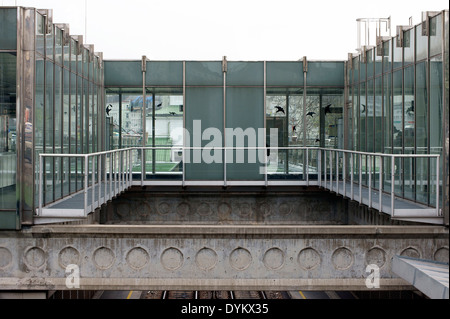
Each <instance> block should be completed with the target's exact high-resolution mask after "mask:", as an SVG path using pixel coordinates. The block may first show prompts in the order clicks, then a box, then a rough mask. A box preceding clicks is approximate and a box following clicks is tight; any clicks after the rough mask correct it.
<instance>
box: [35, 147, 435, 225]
mask: <svg viewBox="0 0 450 319" xmlns="http://www.w3.org/2000/svg"><path fill="white" fill-rule="evenodd" d="M268 148H270V147H218V148H215V150H223V151H226V150H231V149H234V150H237V149H244V150H250V149H254V150H265V151H267V149H268ZM158 149H170V147H131V148H126V149H119V150H112V151H104V152H96V153H91V154H39V199H38V201H39V206H38V209H37V216H44V215H46V216H48V215H47V213H43V209H44V205H43V184H44V183H43V173H44V172H43V165H42V163H43V162H44V161H43V159H44V158H45V157H51V158H61V159H62V158H64V157H78V158H84V187H83V189H82V191H80V192H78V193H82V194H83V200H84V209H83V211H82V212H83V213H82V216H81V215H80V213H78V215H76V216H70V217H85V216H87V215H88V214H89V213H90V212H92V211H93V210H95V208H97V207H100V206H101V205H102V204H104V203H106V202H107V201H108V200H111V199H113V198H114V197H115V196H117V195H118V194H120V193H121V192H123V191H125V190H126V189H128V188H129V187H131V186H147V185H150V186H156V185H158V186H183V187H185V186H222V187H226V186H302V185H303V186H320V187H322V188H325V189H328V190H330V191H332V192H335V193H336V194H341V195H343V196H344V197H347V198H350V199H352V200H355V201H358V202H359V203H360V204H364V205H367V206H368V207H369V208H373V209H377V210H378V211H379V212H384V213H387V214H390V215H391V217H392V218H399V219H408V220H420V221H424V222H427V223H438V224H440V223H442V219H443V216H442V213H441V209H440V207H439V195H440V194H439V187H437V188H436V189H437V192H436V200H437V201H436V207H427V206H425V205H422V204H419V203H413V202H411V201H409V200H406V199H403V198H402V197H401V196H398V195H396V194H395V185H396V182H400V183H401V182H402V181H401V180H398V181H396V178H395V159H396V158H399V159H401V158H420V157H421V158H429V159H432V158H434V159H435V160H436V164H437V165H436V176H439V169H440V168H439V165H438V164H439V160H440V155H439V154H381V153H368V152H358V151H350V150H341V149H327V148H320V147H276V150H287V151H289V150H303V152H304V153H306V158H307V159H306V161H307V162H306V165H307V166H308V165H309V164H308V162H309V155H308V153H309V152H310V151H311V152H312V151H315V152H317V170H316V171H314V172H311V171H310V169H309V168H307V169H306V170H305V169H303V170H302V171H303V172H306V176H305V174H300V173H299V174H292V175H299V176H302V178H301V179H298V180H289V181H287V180H276V179H273V180H268V175H270V174H269V173H268V172H267V162H266V163H265V165H266V170H265V174H264V175H265V178H264V180H241V181H227V180H226V179H225V178H224V179H223V180H191V181H186V178H185V170H183V171H182V172H181V175H182V180H179V181H164V180H145V176H142V174H143V173H142V171H144V175H145V174H146V172H145V170H144V168H142V169H141V178H140V180H139V181H138V180H136V181H133V176H132V170H133V166H134V165H135V163H134V161H133V156H132V153H133V152H134V151H138V150H140V151H141V152H140V153H141V158H140V161H141V167H143V166H144V165H142V163H143V162H142V154H143V153H144V152H145V151H146V150H158ZM194 149H203V147H183V158H184V154H185V151H186V150H194ZM322 153H323V159H324V160H323V162H324V164H325V165H324V169H323V170H322ZM327 153H328V155H327ZM348 155H350V162H351V163H350V179H347V178H346V174H347V171H346V166H347V165H346V156H348ZM108 156H109V174H108V173H107V171H106V168H107V163H108ZM124 156H125V158H124ZM355 156H356V157H357V160H359V178H358V182H356V181H355V173H356V172H355V169H354V165H353V163H354V159H355ZM304 157H305V156H303V158H304ZM363 157H364V158H365V160H367V161H368V163H369V168H368V170H369V177H368V178H369V184H368V186H363V183H362V170H361V167H362V166H361V165H362V160H363ZM376 158H380V159H381V160H382V159H383V158H390V159H391V192H390V194H388V193H386V192H384V191H383V189H382V187H383V174H384V172H383V170H382V169H381V168H382V166H381V165H380V169H379V171H378V178H379V188H378V189H377V188H374V187H373V186H372V175H373V174H375V172H372V161H373V160H375V159H376ZM90 159H92V170H90V169H89V161H90ZM341 159H342V160H341ZM327 160H328V162H329V165H327ZM95 161H97V163H98V164H97V167H95ZM102 162H104V163H105V169H102ZM381 162H382V161H381ZM381 162H380V163H381ZM226 164H227V163H226V161H225V162H224V173H226V166H227V165H226ZM96 174H97V175H96ZM287 174H289V173H287ZM311 174H313V175H315V176H310V175H311ZM365 174H367V172H366V173H365ZM153 175H158V174H153ZM162 175H163V174H162ZM166 175H167V174H166ZM322 175H323V177H324V181H323V182H322ZM95 176H97V180H95ZM108 176H109V178H108ZM224 176H226V175H224ZM328 176H329V178H328ZM435 182H436V183H437V184H438V183H439V179H438V178H437V179H436V181H435ZM347 183H349V184H350V193H348V185H346V184H347ZM341 184H342V185H341ZM356 185H357V186H358V187H359V190H358V194H355V186H356ZM437 186H438V185H437ZM101 187H104V194H100V191H101ZM363 187H364V188H363ZM97 188H98V192H97V191H96V189H97ZM380 190H381V191H380ZM89 192H91V193H92V195H91V201H90V202H88V201H89V200H88V197H89ZM364 192H368V195H367V196H365V195H363V193H364ZM96 194H97V195H96ZM95 195H96V196H95ZM73 196H74V194H70V195H67V196H65V197H61V199H59V200H58V201H57V202H54V203H52V204H49V205H47V208H51V207H52V206H53V205H55V204H56V203H58V202H61V201H62V200H64V199H65V198H67V197H73ZM383 197H386V198H385V199H383ZM387 198H389V199H390V205H387V203H388V202H389V201H388V200H387ZM375 199H377V200H375ZM398 203H400V204H401V205H402V206H403V207H397V206H398V205H399V204H398ZM405 204H407V206H405ZM408 205H413V206H412V207H411V206H408ZM405 207H406V208H405ZM59 214H60V213H59ZM50 215H51V214H50ZM50 217H55V216H50Z"/></svg>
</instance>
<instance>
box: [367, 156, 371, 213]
mask: <svg viewBox="0 0 450 319" xmlns="http://www.w3.org/2000/svg"><path fill="white" fill-rule="evenodd" d="M367 157H368V159H369V208H372V156H371V155H367Z"/></svg>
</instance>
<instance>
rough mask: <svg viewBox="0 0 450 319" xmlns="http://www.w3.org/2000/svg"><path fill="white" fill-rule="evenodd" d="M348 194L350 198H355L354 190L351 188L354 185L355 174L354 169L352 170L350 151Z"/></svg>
mask: <svg viewBox="0 0 450 319" xmlns="http://www.w3.org/2000/svg"><path fill="white" fill-rule="evenodd" d="M350 174H351V176H350V196H351V199H352V200H355V190H354V189H353V188H354V186H353V184H354V175H355V171H354V163H353V153H350Z"/></svg>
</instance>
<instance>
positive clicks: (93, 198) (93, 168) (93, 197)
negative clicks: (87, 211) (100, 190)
mask: <svg viewBox="0 0 450 319" xmlns="http://www.w3.org/2000/svg"><path fill="white" fill-rule="evenodd" d="M94 203H95V156H92V207H91V211H92V210H93V209H94Z"/></svg>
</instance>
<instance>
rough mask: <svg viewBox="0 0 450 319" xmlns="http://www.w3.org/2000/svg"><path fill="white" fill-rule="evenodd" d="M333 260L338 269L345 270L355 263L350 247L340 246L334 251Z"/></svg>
mask: <svg viewBox="0 0 450 319" xmlns="http://www.w3.org/2000/svg"><path fill="white" fill-rule="evenodd" d="M331 260H332V262H333V265H334V267H335V268H336V269H338V270H345V269H348V268H350V266H351V265H352V264H353V260H354V257H353V253H352V252H351V250H350V249H348V248H346V247H340V248H338V249H336V250H335V251H334V252H333V255H332V256H331Z"/></svg>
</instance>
